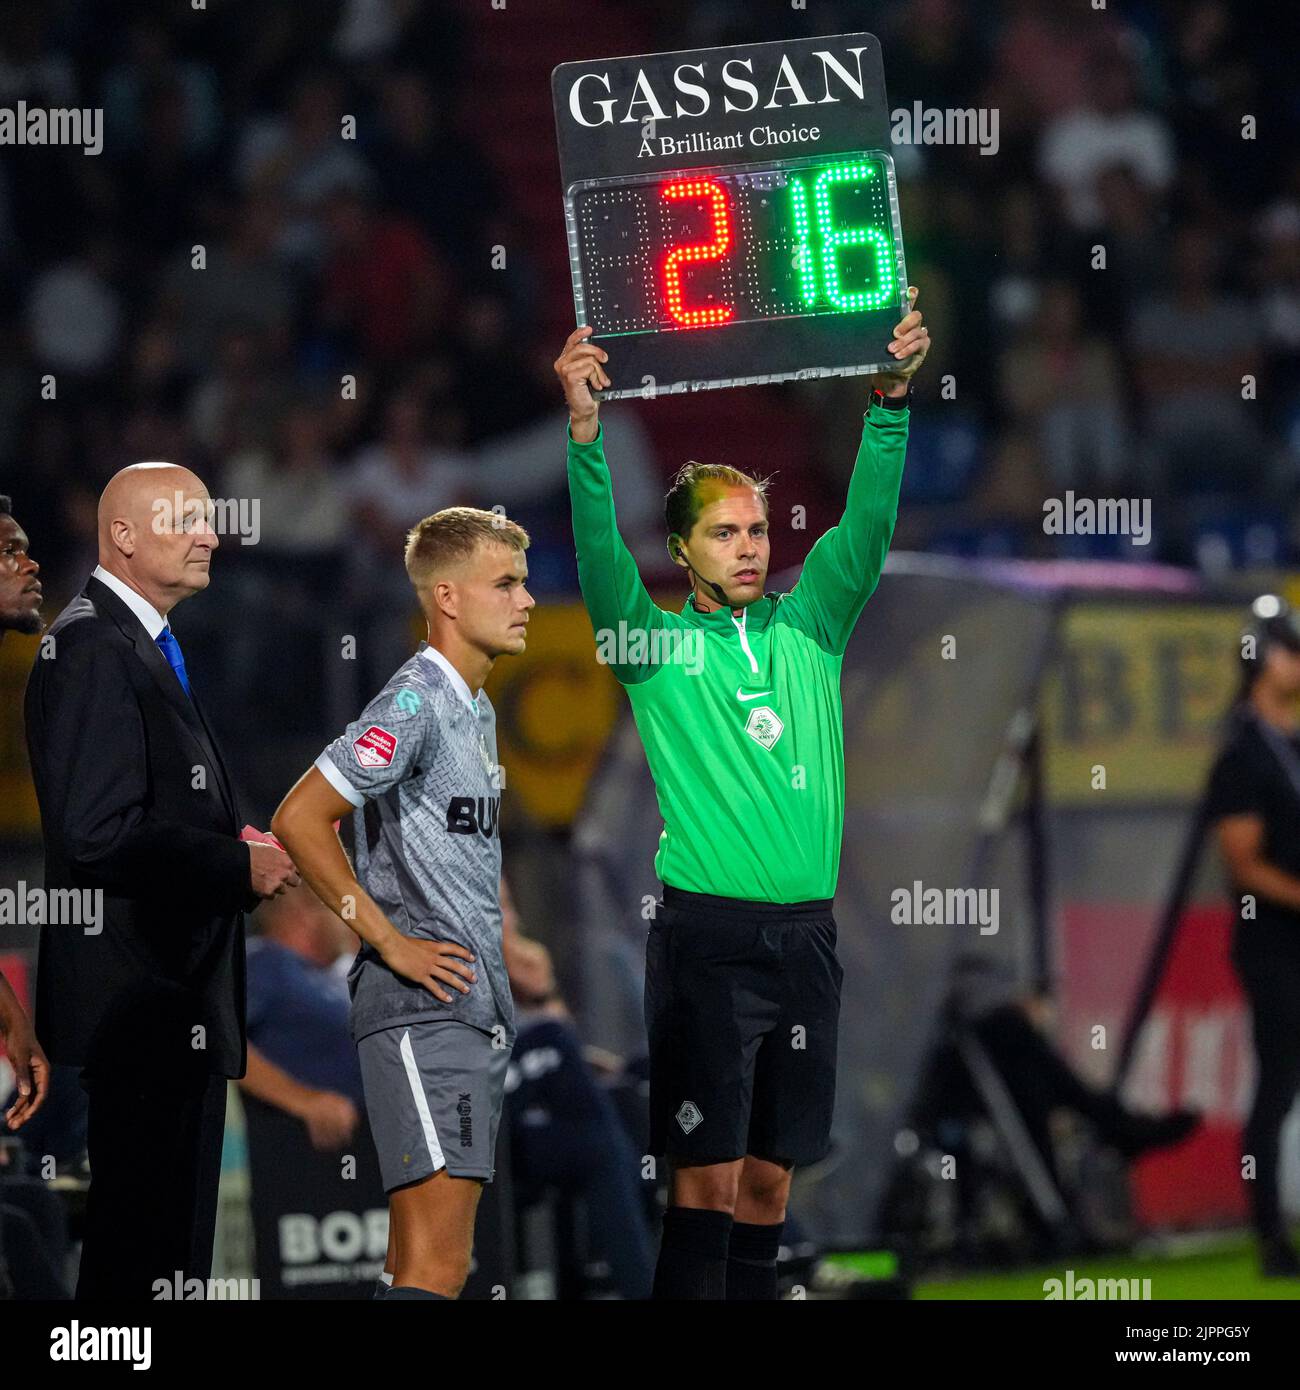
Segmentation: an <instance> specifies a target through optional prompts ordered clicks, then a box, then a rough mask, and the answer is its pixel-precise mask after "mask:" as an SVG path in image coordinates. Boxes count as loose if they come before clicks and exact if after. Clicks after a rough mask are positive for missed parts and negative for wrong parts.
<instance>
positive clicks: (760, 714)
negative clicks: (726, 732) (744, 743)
mask: <svg viewBox="0 0 1300 1390" xmlns="http://www.w3.org/2000/svg"><path fill="white" fill-rule="evenodd" d="M745 732H746V733H747V734H748V735H749V736H750V738H752V739H753V740H754V742H755V743H761V744H762V745H763V747H764V748H771V746H772V745H773V744H774V743H775V742H776V741H777V739H779V738H780V737H781V735H782V734H783V733H784V732H785V725H784V724H783V723H782V722H781V720H780V719H779V717H778V716H777V713H776V711H775V710H773V709H769V708H768V707H767V706H766V705H759V707H758V708H757V709H756V710H751V711H750V715H749V719H748V720H747V721H746V724H745Z"/></svg>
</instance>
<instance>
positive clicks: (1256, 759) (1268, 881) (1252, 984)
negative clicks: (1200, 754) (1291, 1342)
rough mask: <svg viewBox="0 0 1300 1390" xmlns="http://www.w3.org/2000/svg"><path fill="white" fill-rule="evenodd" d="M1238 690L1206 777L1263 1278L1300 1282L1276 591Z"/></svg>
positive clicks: (1288, 692) (1293, 738) (1293, 942)
mask: <svg viewBox="0 0 1300 1390" xmlns="http://www.w3.org/2000/svg"><path fill="white" fill-rule="evenodd" d="M1241 659H1242V665H1243V667H1244V670H1243V680H1242V687H1241V690H1240V692H1239V694H1238V697H1237V700H1236V703H1235V704H1234V706H1233V708H1232V710H1231V712H1230V715H1229V720H1228V732H1227V737H1226V739H1225V742H1224V746H1223V748H1222V750H1221V752H1220V754H1219V757H1218V760H1217V762H1216V763H1215V765H1214V770H1213V772H1212V774H1211V780H1210V791H1209V802H1208V815H1209V818H1210V820H1211V822H1213V823H1214V825H1215V830H1216V834H1217V837H1218V844H1219V852H1220V854H1221V855H1222V856H1223V861H1224V865H1225V867H1226V870H1227V875H1228V879H1229V882H1230V884H1231V889H1232V894H1233V898H1234V906H1235V909H1236V914H1237V921H1236V926H1235V929H1234V935H1233V943H1232V960H1233V964H1234V965H1235V967H1236V970H1237V974H1238V976H1239V977H1240V980H1241V984H1242V988H1243V989H1244V990H1245V992H1246V997H1247V998H1248V1000H1249V1001H1250V1009H1251V1020H1252V1025H1253V1029H1254V1042H1255V1056H1256V1061H1257V1068H1258V1074H1257V1078H1256V1089H1255V1098H1254V1103H1253V1105H1252V1107H1251V1111H1250V1116H1249V1118H1248V1120H1247V1121H1246V1127H1245V1130H1244V1132H1243V1135H1242V1155H1243V1159H1246V1158H1251V1157H1253V1159H1254V1163H1255V1168H1254V1178H1253V1181H1252V1180H1251V1179H1250V1177H1249V1172H1250V1170H1249V1169H1245V1168H1244V1172H1245V1174H1246V1176H1247V1189H1248V1191H1249V1193H1250V1201H1251V1210H1252V1214H1253V1219H1254V1225H1255V1230H1256V1233H1257V1234H1258V1236H1259V1241H1260V1260H1261V1265H1262V1268H1263V1272H1264V1274H1266V1275H1273V1276H1283V1277H1285V1276H1293V1277H1294V1276H1300V1259H1298V1258H1297V1255H1296V1252H1295V1249H1294V1247H1293V1246H1292V1245H1291V1244H1290V1242H1289V1240H1288V1239H1287V1233H1286V1230H1285V1228H1284V1226H1283V1223H1282V1213H1281V1207H1280V1202H1279V1194H1278V1171H1279V1167H1280V1161H1279V1160H1280V1146H1281V1133H1282V1124H1283V1121H1284V1120H1285V1119H1286V1117H1287V1113H1288V1112H1289V1111H1290V1109H1291V1105H1292V1103H1293V1101H1294V1100H1295V1097H1296V1092H1297V1090H1300V718H1298V717H1297V710H1296V701H1297V697H1300V622H1298V621H1297V618H1296V615H1295V614H1294V613H1293V612H1292V611H1291V610H1290V609H1289V608H1288V607H1287V605H1286V604H1285V603H1284V602H1283V601H1282V600H1281V599H1279V598H1277V597H1276V596H1275V595H1272V594H1265V595H1263V596H1261V597H1260V598H1258V599H1256V600H1255V603H1254V605H1253V608H1252V620H1251V624H1250V627H1249V628H1248V629H1247V631H1246V632H1245V633H1244V634H1243V635H1242V648H1241Z"/></svg>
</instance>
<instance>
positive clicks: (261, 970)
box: [239, 885, 365, 1149]
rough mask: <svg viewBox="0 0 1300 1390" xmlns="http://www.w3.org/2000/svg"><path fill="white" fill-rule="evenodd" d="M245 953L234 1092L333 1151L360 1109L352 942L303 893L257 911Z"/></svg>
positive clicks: (320, 906) (314, 900)
mask: <svg viewBox="0 0 1300 1390" xmlns="http://www.w3.org/2000/svg"><path fill="white" fill-rule="evenodd" d="M257 925H258V928H259V935H258V936H256V937H254V938H253V939H252V940H251V941H250V942H249V943H248V1071H247V1074H246V1075H245V1076H244V1078H243V1080H242V1081H240V1083H239V1085H240V1089H241V1090H244V1091H246V1092H248V1094H249V1095H252V1096H256V1097H257V1098H258V1099H259V1100H263V1101H266V1103H267V1104H268V1105H274V1106H276V1107H277V1108H278V1109H280V1110H286V1111H288V1112H289V1113H290V1114H291V1115H296V1116H298V1118H299V1119H300V1120H302V1122H303V1124H304V1125H306V1127H307V1131H308V1133H309V1134H310V1136H311V1141H312V1144H313V1145H314V1146H315V1147H316V1148H318V1149H339V1148H342V1147H343V1145H344V1144H346V1143H347V1142H348V1141H349V1140H350V1139H351V1138H352V1135H353V1132H354V1131H355V1129H356V1127H357V1123H358V1121H359V1119H360V1116H361V1110H362V1107H363V1106H364V1103H365V1102H364V1099H363V1096H362V1090H361V1066H360V1063H359V1062H358V1061H357V1049H356V1046H355V1044H354V1043H353V1041H352V1037H351V1033H350V1032H349V1027H348V1011H349V1008H350V1006H351V1001H350V999H349V997H348V984H347V966H348V962H349V959H350V955H351V953H352V951H353V950H354V949H355V945H356V938H355V937H354V936H353V935H352V933H351V932H350V931H348V929H347V927H346V926H344V924H343V923H342V922H341V921H340V920H339V918H338V917H336V916H335V915H334V913H332V912H331V911H330V910H329V908H327V907H326V906H325V905H324V904H323V903H322V902H321V901H320V899H319V898H317V897H316V895H315V894H314V893H313V892H312V891H311V889H309V888H307V887H306V886H305V885H304V886H302V887H298V888H291V889H288V890H286V891H285V892H284V893H283V894H282V895H281V896H280V897H278V898H270V899H268V900H267V901H265V902H264V903H263V904H262V905H261V907H259V908H258V910H257Z"/></svg>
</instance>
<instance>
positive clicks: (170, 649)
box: [153, 627, 194, 700]
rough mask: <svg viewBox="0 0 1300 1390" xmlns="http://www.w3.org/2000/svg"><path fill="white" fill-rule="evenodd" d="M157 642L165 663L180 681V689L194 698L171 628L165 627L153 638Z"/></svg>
mask: <svg viewBox="0 0 1300 1390" xmlns="http://www.w3.org/2000/svg"><path fill="white" fill-rule="evenodd" d="M153 640H154V641H155V642H157V644H158V649H159V650H160V651H161V652H162V654H163V655H164V656H165V657H166V658H167V664H168V666H170V667H171V668H172V670H173V671H175V672H176V679H177V680H178V681H180V683H181V689H182V690H183V691H184V692H185V693H186V694H187V695H188V696H189V697H190V699H191V700H192V699H193V698H194V692H193V691H192V690H191V689H190V678H189V676H187V675H186V674H185V658H184V657H183V656H182V655H181V644H180V643H179V642H178V641H177V640H176V637H175V635H174V634H173V633H172V630H171V628H169V627H165V628H163V630H162V631H161V632H160V633H159V634H158V636H157V637H155V638H154V639H153Z"/></svg>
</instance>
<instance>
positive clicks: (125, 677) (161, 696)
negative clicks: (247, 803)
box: [26, 463, 298, 1299]
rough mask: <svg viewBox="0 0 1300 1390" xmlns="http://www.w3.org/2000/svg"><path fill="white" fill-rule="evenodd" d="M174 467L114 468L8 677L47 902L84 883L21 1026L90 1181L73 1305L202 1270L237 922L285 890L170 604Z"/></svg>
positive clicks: (238, 1050)
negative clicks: (82, 1100)
mask: <svg viewBox="0 0 1300 1390" xmlns="http://www.w3.org/2000/svg"><path fill="white" fill-rule="evenodd" d="M210 512H211V502H210V499H209V498H208V494H207V491H206V489H205V488H204V486H203V484H202V483H201V482H200V481H199V479H198V478H197V477H195V475H194V474H193V473H191V472H189V471H188V470H187V469H183V468H177V467H174V466H172V465H170V464H154V463H147V464H135V465H133V466H132V467H130V468H126V469H123V470H122V471H121V472H120V473H118V474H116V475H115V476H114V477H113V478H112V479H111V480H110V482H109V484H108V486H107V487H106V488H105V490H104V494H103V496H102V497H101V499H100V504H99V566H98V567H97V568H96V570H95V572H94V574H93V575H92V577H91V578H90V580H89V581H88V582H87V584H86V587H85V589H84V590H83V591H82V593H81V595H80V596H79V597H78V598H76V599H74V600H73V601H72V603H71V604H69V605H68V607H67V608H65V609H64V610H63V612H62V613H61V614H60V615H59V616H58V618H56V619H55V621H54V622H53V624H51V626H50V629H49V631H48V633H47V634H46V638H45V640H44V642H43V643H42V650H41V653H40V655H39V657H38V659H37V661H36V663H35V666H34V667H33V670H32V675H31V678H30V680H29V682H28V685H27V700H26V715H27V743H28V749H29V751H30V754H31V764H32V776H33V779H34V780H35V783H36V793H37V798H38V800H39V803H40V810H41V825H42V833H43V836H44V840H45V883H46V888H47V889H48V890H54V889H74V890H86V889H90V890H92V891H94V890H99V891H100V892H102V895H103V897H102V909H103V910H102V915H101V916H99V918H98V920H97V921H96V922H95V923H94V924H93V925H91V926H89V927H88V926H86V925H84V924H77V925H67V924H58V925H48V926H45V927H44V928H42V931H41V941H40V951H39V957H38V967H37V979H36V1026H37V1031H38V1032H39V1034H40V1035H41V1037H42V1039H43V1041H44V1044H45V1048H46V1051H47V1052H48V1054H49V1056H50V1058H51V1060H52V1061H54V1062H66V1063H71V1064H73V1065H76V1066H80V1067H81V1068H82V1084H83V1085H84V1086H85V1088H86V1091H87V1093H88V1095H89V1138H88V1144H89V1152H90V1166H91V1188H90V1198H89V1206H88V1210H87V1217H86V1234H85V1242H84V1245H83V1249H82V1257H81V1272H80V1276H79V1279H78V1283H77V1297H78V1298H85V1299H91V1298H107V1297H112V1298H124V1297H125V1298H141V1299H147V1298H151V1297H153V1296H155V1293H156V1292H157V1290H156V1287H155V1286H156V1285H157V1284H158V1283H159V1281H163V1282H165V1284H166V1285H167V1287H168V1288H171V1287H172V1285H173V1281H174V1279H175V1278H176V1276H177V1274H178V1273H179V1274H180V1276H181V1277H182V1278H183V1279H186V1280H189V1279H200V1280H202V1281H203V1286H204V1289H205V1290H206V1287H207V1280H208V1278H209V1276H210V1273H211V1266H212V1241H213V1234H214V1230H215V1224H216V1200H217V1182H218V1178H219V1176H220V1165H221V1140H222V1131H223V1128H224V1118H225V1094H226V1078H227V1077H239V1076H242V1075H243V1072H244V1066H245V1059H246V1052H245V1037H244V935H243V917H242V913H243V912H244V911H246V910H248V909H249V908H251V907H253V906H254V905H255V904H256V903H257V902H258V900H259V899H260V898H265V897H272V896H274V895H275V894H277V893H279V892H283V891H284V888H285V887H286V885H290V886H291V885H294V884H296V883H297V882H298V877H297V873H296V871H295V869H294V866H293V864H292V862H291V861H290V860H289V858H288V856H287V855H285V854H284V853H282V852H281V851H280V850H278V849H276V848H275V847H274V846H273V845H268V844H249V843H246V842H244V841H241V839H240V838H239V829H240V816H239V810H238V807H237V805H236V803H235V793H234V788H233V786H232V784H231V781H230V777H229V775H228V773H227V771H226V767H225V763H224V762H223V760H222V757H221V752H220V749H219V748H218V747H217V745H216V741H215V739H214V738H213V735H212V730H211V727H210V726H209V724H208V722H207V720H206V719H205V718H204V715H203V711H202V707H201V705H200V703H199V701H198V699H197V692H196V691H195V689H194V687H193V685H192V683H191V681H190V678H189V673H188V671H187V670H186V667H185V660H184V657H183V655H182V654H181V650H180V646H179V644H178V642H177V640H176V637H175V635H174V634H173V633H172V631H171V628H170V626H169V625H168V623H167V617H168V614H169V613H170V611H171V609H172V608H174V607H175V605H176V604H177V603H179V602H180V601H181V600H183V599H185V598H188V597H189V596H190V595H191V594H195V593H198V592H199V591H200V590H202V589H205V588H207V586H208V582H209V566H210V564H211V559H212V552H213V551H214V550H215V549H216V548H217V546H218V544H219V541H218V539H217V535H216V533H215V531H214V530H213V529H212V526H211V523H210Z"/></svg>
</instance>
